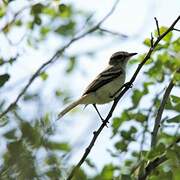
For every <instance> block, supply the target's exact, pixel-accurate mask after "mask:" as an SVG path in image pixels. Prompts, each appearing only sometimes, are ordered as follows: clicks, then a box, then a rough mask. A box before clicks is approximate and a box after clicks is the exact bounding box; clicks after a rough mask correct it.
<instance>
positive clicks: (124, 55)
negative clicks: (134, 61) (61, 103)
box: [58, 51, 137, 119]
mask: <svg viewBox="0 0 180 180" xmlns="http://www.w3.org/2000/svg"><path fill="white" fill-rule="evenodd" d="M136 54H137V53H128V52H124V51H119V52H116V53H114V54H113V55H112V56H111V57H110V60H109V64H108V67H107V68H106V69H105V70H104V71H102V72H101V73H100V74H99V75H98V76H97V77H96V78H95V79H94V81H92V82H91V83H90V84H89V86H88V87H87V88H86V90H85V92H84V93H83V95H82V96H81V97H80V98H79V99H78V100H76V101H74V102H73V103H71V104H70V105H69V106H67V107H66V108H65V109H64V110H62V111H61V112H60V113H59V115H58V118H61V117H62V116H64V115H65V114H66V113H67V112H69V111H70V110H72V109H73V108H75V107H76V106H78V105H80V104H85V105H88V104H93V105H94V107H95V109H96V111H97V112H98V114H99V115H100V113H99V111H98V110H97V108H96V104H105V103H109V102H111V101H113V100H114V99H115V98H116V97H117V96H118V95H119V93H120V91H119V90H120V89H121V87H122V86H123V85H124V82H125V76H126V64H127V62H128V60H129V59H130V58H131V57H132V56H134V55H136ZM117 92H118V93H117ZM100 118H101V119H102V117H101V115H100Z"/></svg>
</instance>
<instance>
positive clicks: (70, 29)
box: [55, 21, 76, 36]
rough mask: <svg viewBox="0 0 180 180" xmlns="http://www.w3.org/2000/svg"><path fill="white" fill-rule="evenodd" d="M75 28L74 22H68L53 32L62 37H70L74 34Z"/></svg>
mask: <svg viewBox="0 0 180 180" xmlns="http://www.w3.org/2000/svg"><path fill="white" fill-rule="evenodd" d="M75 27H76V23H75V22H74V21H69V22H67V23H66V24H64V25H61V26H59V27H58V28H57V29H56V30H55V32H56V33H58V34H60V35H63V36H70V35H73V34H74V32H75Z"/></svg>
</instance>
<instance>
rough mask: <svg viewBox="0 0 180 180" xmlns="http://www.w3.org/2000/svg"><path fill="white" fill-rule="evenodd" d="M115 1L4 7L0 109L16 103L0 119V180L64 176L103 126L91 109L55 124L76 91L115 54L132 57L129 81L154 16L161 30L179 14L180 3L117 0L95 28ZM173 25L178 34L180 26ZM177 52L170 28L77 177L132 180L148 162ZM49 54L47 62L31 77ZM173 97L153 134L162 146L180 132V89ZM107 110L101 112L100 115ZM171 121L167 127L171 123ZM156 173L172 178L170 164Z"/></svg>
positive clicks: (29, 0)
mask: <svg viewBox="0 0 180 180" xmlns="http://www.w3.org/2000/svg"><path fill="white" fill-rule="evenodd" d="M114 4H115V1H95V0H91V1H90V0H86V1H83V0H76V1H74V0H69V1H65V0H64V1H63V0H53V1H49V0H46V1H43V0H42V1H36V0H34V1H33V0H11V1H10V0H9V1H7V0H4V1H3V0H1V1H0V42H1V46H0V94H1V96H0V111H1V113H2V112H4V111H5V110H6V109H7V108H8V106H9V105H10V104H11V103H13V102H15V104H14V103H13V106H12V107H11V108H9V110H8V112H7V113H5V114H4V115H3V117H1V120H0V137H1V141H0V146H1V149H0V167H1V168H0V172H1V178H0V179H3V178H4V179H10V178H16V177H19V178H20V179H33V178H34V177H39V178H40V179H59V178H60V179H65V178H66V177H67V174H69V172H70V169H71V167H72V165H76V164H77V162H78V161H79V160H80V158H81V157H82V155H83V153H84V151H85V148H86V147H87V146H88V144H89V143H90V140H91V138H92V137H93V131H95V130H96V129H97V128H98V127H99V126H100V125H101V120H100V119H99V117H98V115H97V113H96V112H95V110H94V108H93V106H91V105H89V106H87V107H86V108H85V109H84V107H83V106H79V107H77V108H75V109H74V110H73V111H71V112H70V113H68V114H67V115H66V116H64V117H63V118H62V119H60V120H59V121H56V118H57V114H58V112H59V111H60V110H62V109H63V108H64V107H65V106H66V105H67V104H68V103H70V102H72V101H73V100H76V99H77V98H78V97H80V96H81V95H82V93H83V91H84V90H85V88H86V87H87V85H88V84H89V83H90V82H91V81H92V80H93V79H94V77H95V76H96V75H97V74H98V73H99V72H100V71H102V70H103V68H105V67H106V65H107V63H108V61H109V58H110V56H111V55H112V53H114V52H116V51H120V50H122V51H128V52H137V53H138V55H137V56H136V57H134V59H133V60H132V61H131V62H130V63H129V65H128V68H127V80H126V81H128V80H130V78H131V77H132V75H133V73H134V72H135V69H136V68H137V66H138V64H139V62H140V61H141V60H142V58H143V57H144V54H145V53H147V51H148V49H149V46H150V40H149V39H148V38H151V33H153V36H154V41H155V40H156V38H157V31H156V29H157V28H156V22H155V20H154V17H157V19H158V22H159V26H160V27H161V26H163V27H162V28H161V29H160V30H161V31H162V32H164V31H165V30H166V27H169V26H170V25H171V24H172V22H173V21H174V20H175V19H176V18H177V17H178V16H179V9H180V1H179V0H173V1H172V0H156V1H155V0H138V1H134V0H120V1H119V2H118V3H117V4H116V5H115V8H114V9H113V12H112V13H111V14H110V15H109V17H107V18H106V19H104V20H103V22H102V24H101V25H100V26H99V27H96V25H97V24H98V23H99V22H101V21H102V19H103V18H104V17H105V16H106V15H107V14H108V13H109V12H110V11H111V9H112V7H113V5H114ZM93 27H96V29H95V30H93V31H92V32H91V31H90V32H89V33H87V34H86V35H85V36H84V37H82V38H80V39H77V40H75V41H74V42H72V43H71V44H70V46H68V47H65V50H63V51H62V53H60V54H59V55H57V54H56V52H57V51H59V50H61V49H62V48H63V47H64V46H66V44H68V43H69V42H70V41H71V39H72V38H74V37H78V36H80V35H81V34H84V33H86V32H87V31H88V30H89V29H91V28H93ZM176 28H177V29H178V28H179V29H180V22H178V23H177V25H176ZM155 31H156V32H155ZM171 45H172V46H171ZM179 51H180V38H179V32H178V31H173V32H172V33H170V34H169V35H168V37H167V38H166V39H164V40H163V42H162V44H160V46H159V49H158V48H157V49H156V51H155V52H154V53H153V56H152V58H151V60H150V62H149V63H147V64H146V66H145V67H144V68H143V70H142V72H140V74H139V75H138V77H137V79H136V81H135V83H134V84H133V88H132V89H130V90H129V91H128V92H127V93H126V94H125V96H123V98H122V99H121V100H120V102H119V104H118V105H117V107H116V109H115V111H114V114H113V118H112V119H111V120H110V123H109V124H108V128H105V129H104V130H103V131H102V133H101V134H100V136H99V137H98V140H97V142H96V143H95V145H94V147H93V149H92V151H91V153H90V155H89V156H88V159H87V161H86V162H85V163H84V164H83V166H82V168H83V170H82V171H81V172H79V174H78V175H76V176H77V177H76V176H75V178H77V179H87V178H89V179H90V178H92V179H107V180H108V179H112V177H115V176H117V177H120V174H125V175H127V176H128V175H129V173H130V171H131V170H132V167H134V166H135V164H136V163H137V162H139V161H140V160H141V159H142V158H143V157H147V154H146V155H144V154H143V153H142V152H148V153H149V151H150V144H151V132H152V130H153V125H154V119H155V116H156V113H157V109H158V107H159V104H160V101H161V99H162V96H163V93H164V88H165V87H166V86H167V85H168V82H169V80H170V79H171V78H172V75H173V74H174V72H175V70H176V69H177V67H179V65H180V54H179ZM55 54H56V55H57V56H56V57H54V58H53V61H52V62H49V63H48V64H47V66H45V67H44V68H42V69H41V71H40V72H39V73H38V74H36V75H35V77H34V79H33V80H32V81H31V80H30V81H29V79H30V78H31V77H32V76H33V75H34V73H36V72H37V70H38V69H39V68H40V67H41V66H42V65H43V64H44V63H46V62H47V61H49V60H51V58H52V57H53V56H54V55H55ZM169 60H171V61H169ZM27 84H28V88H27V89H25V91H23V93H22V94H21V95H20V98H18V100H17V99H16V98H17V97H18V95H19V94H20V93H21V92H22V90H23V88H24V87H25V86H26V85H27ZM171 93H172V97H171V99H169V104H168V106H167V107H166V109H165V112H164V114H163V121H162V122H163V125H162V126H161V136H159V139H161V141H160V142H161V144H160V148H159V149H161V150H162V149H163V148H164V149H165V146H166V143H167V144H168V143H169V144H170V142H173V141H172V140H173V139H174V138H175V137H177V136H179V119H180V117H179V111H180V98H179V97H178V94H179V87H178V85H176V86H175V87H174V88H173V90H172V92H171ZM16 100H17V101H16ZM171 101H172V102H171ZM111 105H112V103H110V104H107V105H103V106H98V108H99V110H100V112H101V114H102V116H103V117H106V115H107V113H108V112H109V110H110V107H111ZM149 109H151V110H152V111H151V112H149V111H150V110H149ZM174 117H175V120H173V122H171V121H170V120H169V119H172V118H174ZM169 122H171V123H169ZM162 144H163V145H162ZM176 151H177V150H176ZM142 154H143V155H142ZM160 154H161V152H160V153H159V154H158V155H160ZM156 156H157V154H156V155H154V156H153V158H154V157H156ZM174 156H177V155H174ZM151 158H152V157H151ZM153 158H152V159H153ZM146 160H149V159H148V158H147V159H146ZM128 162H129V164H128ZM173 165H174V166H175V163H174V162H173ZM168 167H170V165H168ZM177 167H178V166H177ZM169 169H171V168H169ZM161 172H163V173H162V174H163V175H164V177H165V176H166V177H168V178H169V177H170V178H172V179H173V178H174V177H175V176H177V175H173V173H169V172H170V170H168V168H166V170H161ZM103 173H104V174H103ZM166 173H168V175H167V174H166ZM169 174H170V175H169ZM162 177H163V176H162ZM177 177H180V174H178V176H177ZM121 178H122V177H121ZM176 179H177V178H176Z"/></svg>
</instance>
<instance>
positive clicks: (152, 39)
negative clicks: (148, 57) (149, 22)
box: [151, 33, 154, 47]
mask: <svg viewBox="0 0 180 180" xmlns="http://www.w3.org/2000/svg"><path fill="white" fill-rule="evenodd" d="M153 44H154V37H153V34H152V33H151V47H153Z"/></svg>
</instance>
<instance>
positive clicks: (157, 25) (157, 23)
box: [154, 17, 161, 37]
mask: <svg viewBox="0 0 180 180" xmlns="http://www.w3.org/2000/svg"><path fill="white" fill-rule="evenodd" d="M154 19H155V21H156V28H157V32H158V37H159V36H160V35H161V34H160V30H159V22H158V20H157V18H156V17H154Z"/></svg>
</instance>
